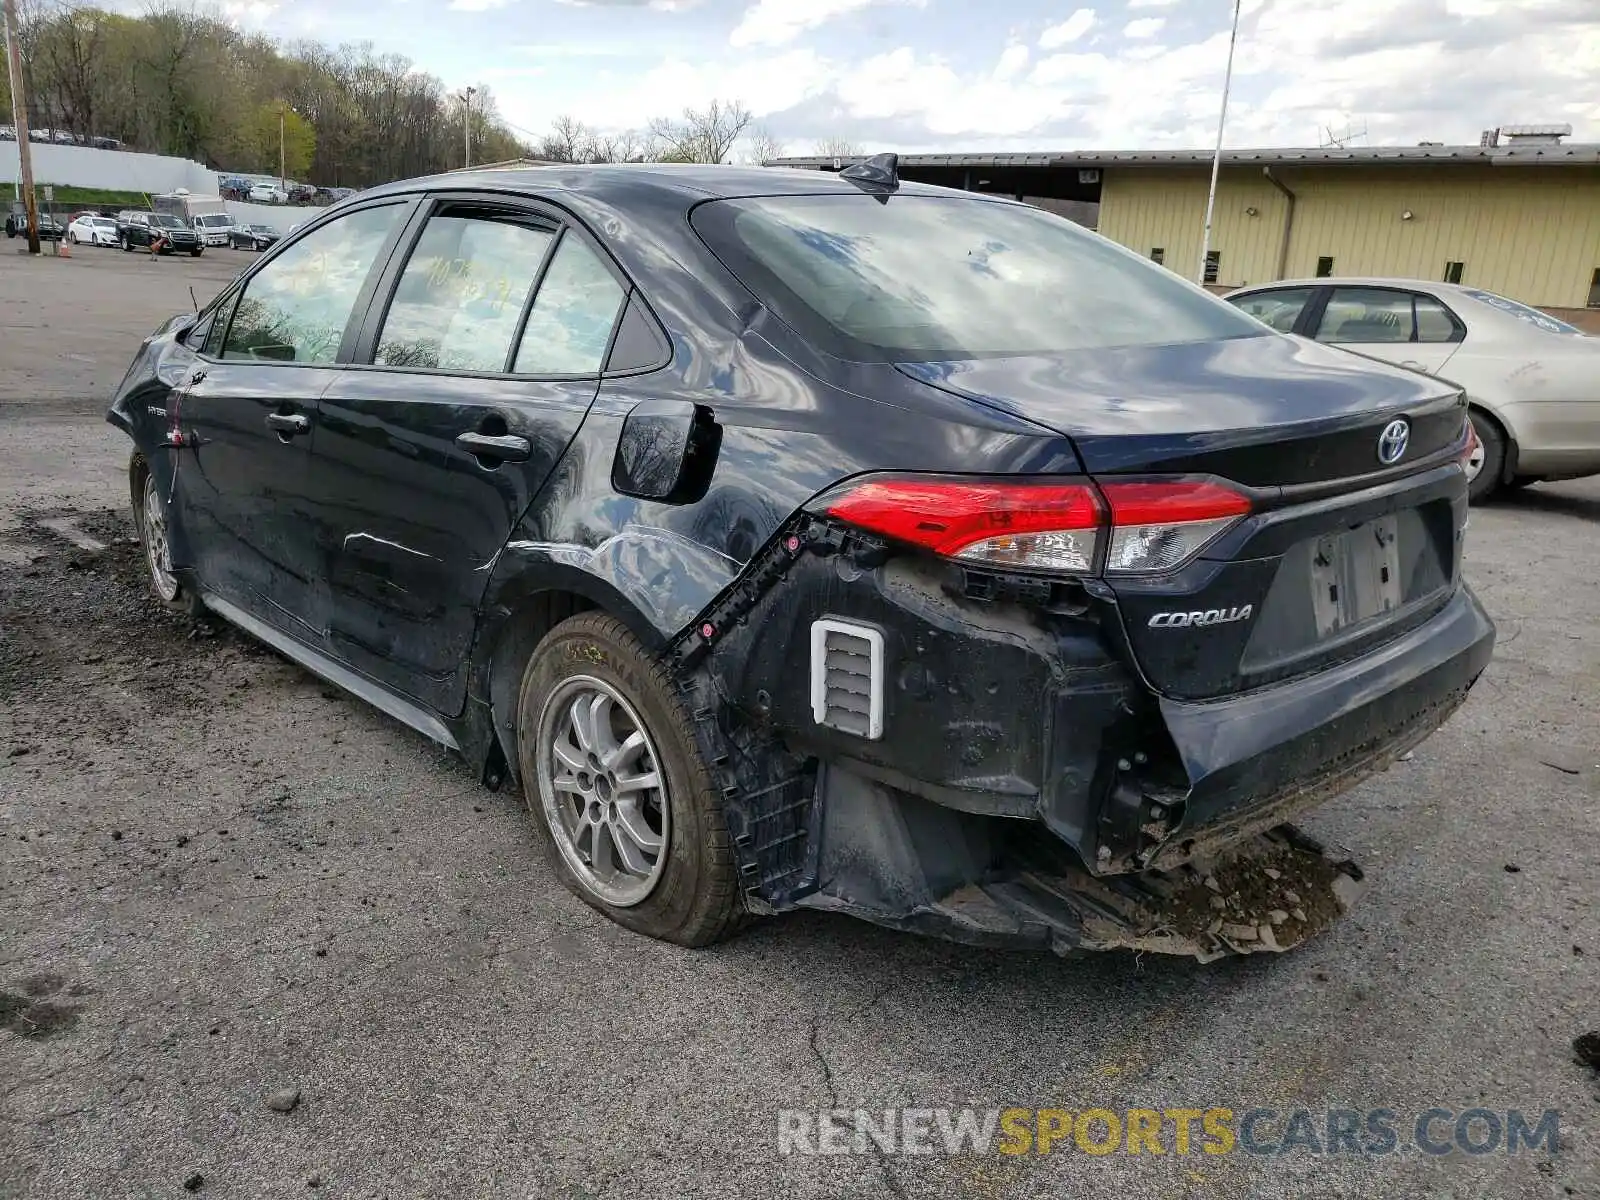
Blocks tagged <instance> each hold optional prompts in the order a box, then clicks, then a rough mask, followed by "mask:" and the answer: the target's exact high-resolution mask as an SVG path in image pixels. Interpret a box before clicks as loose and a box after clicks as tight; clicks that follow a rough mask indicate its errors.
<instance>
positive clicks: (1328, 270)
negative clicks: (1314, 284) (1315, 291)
mask: <svg viewBox="0 0 1600 1200" xmlns="http://www.w3.org/2000/svg"><path fill="white" fill-rule="evenodd" d="M1332 274H1333V259H1332V258H1331V257H1330V256H1329V255H1326V254H1324V255H1323V256H1322V257H1321V258H1319V259H1317V278H1318V279H1327V278H1328V277H1329V276H1330V275H1332Z"/></svg>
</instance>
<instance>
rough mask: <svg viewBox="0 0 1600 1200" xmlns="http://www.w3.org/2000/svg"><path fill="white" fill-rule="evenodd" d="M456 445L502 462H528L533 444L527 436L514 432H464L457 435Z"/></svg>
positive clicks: (480, 456)
mask: <svg viewBox="0 0 1600 1200" xmlns="http://www.w3.org/2000/svg"><path fill="white" fill-rule="evenodd" d="M456 445H458V446H460V447H461V448H462V449H463V450H466V451H467V452H469V453H471V454H475V455H477V456H478V457H479V458H493V459H498V460H499V461H500V462H527V461H528V456H529V455H531V454H532V453H533V445H532V443H530V442H529V441H528V439H527V438H525V437H518V436H517V435H516V434H514V433H508V434H501V435H499V436H498V437H497V436H495V435H494V434H491V433H463V434H460V435H458V436H457V437H456Z"/></svg>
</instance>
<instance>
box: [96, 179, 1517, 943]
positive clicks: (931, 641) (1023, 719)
mask: <svg viewBox="0 0 1600 1200" xmlns="http://www.w3.org/2000/svg"><path fill="white" fill-rule="evenodd" d="M896 165H897V160H896V159H895V157H894V156H893V155H882V156H878V157H876V158H874V159H872V160H869V161H867V162H864V163H858V164H853V165H851V166H849V167H847V168H845V169H844V170H843V171H841V172H838V173H837V174H833V173H812V172H800V171H772V170H762V169H759V168H753V169H742V168H736V167H721V166H718V167H697V166H686V165H685V166H661V165H656V166H639V167H629V168H627V169H626V170H623V169H618V168H609V167H571V168H563V169H562V170H561V171H560V172H540V171H523V170H488V171H483V172H476V173H474V175H473V177H472V178H471V179H466V178H463V177H451V178H449V179H431V180H426V179H425V180H415V181H410V182H405V183H399V184H391V185H386V186H383V187H379V188H375V189H372V190H370V191H366V192H363V193H362V194H361V195H360V196H359V197H356V198H353V199H351V200H350V201H348V202H346V203H345V204H341V205H339V206H338V207H336V208H332V209H329V210H327V211H325V212H324V213H322V214H321V215H320V216H318V217H317V218H315V219H314V220H313V221H312V222H311V223H310V224H309V225H308V226H307V227H306V228H304V229H302V230H301V231H300V232H299V233H298V234H296V235H295V237H294V238H293V239H291V240H286V241H284V242H282V243H280V244H279V245H278V246H277V247H276V248H275V249H274V250H273V251H272V252H271V253H269V254H268V255H266V256H265V257H264V258H263V259H261V260H260V261H258V262H256V263H254V264H252V265H251V266H250V267H249V268H248V269H246V270H245V271H243V272H241V273H240V275H239V277H238V278H237V279H236V280H235V281H234V282H233V283H232V284H231V285H230V286H228V287H227V288H225V289H224V291H223V292H222V294H220V295H219V296H218V297H217V298H216V299H214V300H213V301H212V302H211V303H209V304H208V305H207V306H206V307H205V308H203V309H202V310H201V311H200V312H198V313H194V312H185V313H183V314H181V315H179V316H177V317H174V318H173V319H172V320H171V321H169V322H168V323H167V324H166V326H164V327H163V328H162V329H161V330H159V331H158V332H157V333H156V334H154V335H152V336H151V337H150V338H147V339H145V341H144V342H143V343H142V345H141V346H140V348H139V350H138V352H137V354H136V356H135V358H134V360H133V362H132V363H131V364H130V366H129V369H128V372H127V374H126V377H125V378H124V380H123V382H122V384H121V385H120V386H119V388H118V390H117V393H116V396H115V399H114V401H113V404H112V408H111V411H110V413H109V414H108V416H109V419H110V420H111V421H112V422H113V423H114V424H115V425H117V426H118V427H119V428H120V429H122V430H123V431H124V432H126V433H127V434H128V435H129V436H130V438H131V440H132V443H133V445H132V447H131V453H130V459H129V482H130V492H131V499H132V501H133V504H134V514H135V520H136V521H137V525H138V531H139V535H140V537H141V539H142V542H143V545H144V547H145V551H146V561H147V566H148V569H149V574H150V581H151V585H152V588H153V589H154V591H155V593H156V595H157V596H159V597H160V599H161V600H162V601H163V602H164V603H166V604H167V605H169V606H171V607H173V608H176V609H179V610H185V611H196V610H198V609H199V608H205V609H208V610H210V611H211V612H213V613H216V614H219V615H220V616H221V617H222V618H224V619H226V620H228V621H231V622H233V623H235V624H236V625H238V626H240V627H241V628H243V629H245V630H247V631H248V632H249V633H250V634H251V635H252V636H254V637H256V638H258V639H260V640H262V641H265V642H267V643H268V644H269V645H271V646H273V647H275V648H276V649H278V650H279V651H280V652H281V653H283V654H285V655H287V656H288V657H290V658H292V659H294V660H295V661H297V662H299V663H301V664H303V665H304V666H306V667H307V668H308V669H309V670H311V671H313V672H315V673H317V674H319V675H321V676H323V677H324V678H325V679H328V680H330V681H332V682H333V683H334V684H336V685H338V686H340V687H343V688H346V689H347V690H349V691H351V692H352V693H354V694H355V695H357V696H360V697H362V698H364V699H366V700H367V701H369V702H370V703H372V704H374V705H375V706H377V707H378V708H380V709H381V710H382V711H384V712H386V713H388V714H389V715H390V716H392V717H394V718H396V719H398V720H400V721H403V722H405V723H407V724H409V725H411V726H412V727H414V728H415V729H417V730H419V731H421V732H422V733H424V734H425V735H426V736H428V737H430V738H432V739H434V740H435V741H436V742H438V743H440V744H441V745H443V746H445V747H448V748H451V749H454V750H457V751H459V752H460V753H461V754H462V755H463V756H464V757H465V758H466V760H467V762H468V764H469V769H470V770H471V771H472V772H473V774H474V776H475V777H476V778H478V779H481V780H483V781H485V782H486V783H487V784H488V785H489V786H496V787H497V786H501V785H502V784H506V785H509V786H511V787H516V788H520V789H521V790H522V792H523V794H524V796H525V798H526V801H527V804H528V807H529V809H530V812H531V818H532V822H533V824H534V826H535V828H536V829H537V831H538V834H539V836H540V838H541V839H542V840H543V841H544V843H545V844H546V847H547V850H548V861H549V863H550V866H551V870H552V872H553V873H554V874H555V875H556V876H557V877H558V878H560V879H561V880H562V881H563V882H564V883H565V884H566V885H567V886H568V887H569V888H570V889H571V890H572V891H573V892H574V893H575V894H576V895H577V896H579V897H580V898H581V899H582V900H583V901H584V902H586V903H588V904H590V905H592V906H593V907H594V908H596V909H598V910H599V911H600V912H602V913H604V914H606V915H607V916H608V917H610V918H611V919H612V920H614V921H616V922H618V923H619V924H621V925H624V926H626V927H627V928H629V929H632V930H635V931H637V932H640V933H644V934H648V935H650V936H653V937H658V938H664V939H667V940H670V941H674V942H679V943H682V944H687V945H704V944H706V943H708V942H712V941H715V940H717V939H719V938H722V937H725V936H727V935H729V934H730V933H732V932H733V931H734V930H736V929H737V928H738V927H739V926H740V924H741V923H742V922H743V921H744V920H745V919H746V918H747V916H749V915H752V914H763V913H769V912H774V911H780V910H785V909H791V908H796V907H814V908H819V909H824V910H828V911H835V912H838V911H844V912H850V913H854V914H856V915H858V916H861V917H864V918H866V919H868V920H871V921H875V922H878V923H881V924H884V925H887V926H891V927H897V928H906V929H916V930H919V931H922V932H924V933H936V934H941V935H944V936H948V937H952V938H955V939H958V940H964V941H967V942H977V943H984V944H997V943H1006V942H1009V943H1014V944H1022V945H1031V946H1036V947H1051V948H1054V949H1056V950H1059V951H1066V950H1069V949H1074V948H1094V949H1106V948H1112V947H1123V948H1136V949H1145V950H1150V951H1156V952H1163V953H1178V954H1193V955H1195V956H1197V957H1200V958H1202V959H1204V958H1209V957H1216V956H1218V955H1222V954H1228V953H1253V952H1255V951H1257V950H1262V949H1266V950H1277V949H1282V948H1286V947H1288V946H1291V945H1294V944H1296V943H1298V942H1300V941H1303V940H1304V939H1305V938H1306V937H1309V936H1311V935H1312V934H1314V933H1315V932H1316V931H1317V929H1319V928H1321V927H1322V926H1323V925H1324V924H1325V923H1326V922H1327V921H1328V920H1331V919H1332V917H1333V916H1334V915H1336V914H1337V913H1338V912H1339V911H1341V909H1342V906H1343V903H1344V897H1345V896H1346V894H1347V892H1348V890H1349V889H1350V888H1353V887H1354V886H1355V881H1356V880H1357V879H1358V878H1359V875H1360V873H1359V870H1358V869H1357V868H1355V867H1354V866H1353V864H1349V863H1348V862H1344V861H1342V860H1338V859H1336V858H1333V857H1330V856H1328V855H1326V854H1325V853H1324V851H1323V848H1322V847H1320V846H1319V845H1318V844H1317V843H1316V842H1315V841H1314V840H1312V839H1310V838H1309V837H1308V835H1306V834H1304V833H1302V832H1301V831H1299V830H1297V829H1295V828H1294V827H1292V826H1289V825H1286V824H1284V822H1286V821H1289V820H1290V819H1292V817H1293V816H1294V815H1295V814H1296V813H1298V812H1302V811H1304V810H1306V809H1307V808H1309V807H1312V806H1314V805H1316V804H1319V803H1322V802H1324V801H1325V800H1327V799H1328V798H1330V797H1331V796H1333V795H1336V794H1338V793H1339V792H1341V791H1343V790H1344V789H1346V788H1349V787H1351V786H1354V785H1355V784H1356V783H1357V782H1358V781H1359V780H1361V779H1363V778H1364V777H1366V776H1367V775H1369V774H1370V773H1372V772H1374V771H1376V770H1379V769H1381V768H1383V767H1384V766H1386V765H1387V764H1388V763H1390V762H1391V761H1393V760H1394V759H1396V758H1397V757H1399V756H1401V755H1403V754H1404V753H1405V752H1406V751H1407V750H1408V749H1409V748H1410V747H1412V746H1413V745H1415V744H1416V743H1417V742H1419V741H1421V740H1422V739H1423V738H1425V737H1426V736H1428V734H1430V733H1431V732H1432V731H1433V730H1434V729H1436V728H1437V727H1438V726H1439V725H1440V724H1441V723H1442V722H1444V721H1445V720H1446V718H1447V717H1448V716H1449V715H1450V713H1451V712H1453V711H1454V710H1455V709H1456V708H1457V707H1458V706H1459V705H1460V704H1461V703H1462V702H1463V700H1464V699H1465V698H1466V695H1467V691H1468V689H1469V688H1470V687H1471V686H1472V685H1473V683H1474V682H1475V680H1476V679H1477V678H1478V676H1479V674H1480V673H1481V672H1482V671H1483V669H1484V667H1485V666H1486V665H1487V663H1488V661H1489V658H1490V654H1491V651H1492V648H1493V644H1494V627H1493V625H1492V624H1491V622H1490V620H1489V618H1488V616H1487V615H1486V614H1485V613H1484V610H1483V608H1482V607H1481V606H1480V605H1479V603H1478V601H1477V599H1476V598H1475V597H1474V596H1473V594H1472V591H1471V590H1470V589H1469V588H1468V586H1467V584H1466V582H1465V581H1464V579H1463V578H1462V572H1461V562H1462V552H1463V544H1464V537H1465V530H1466V525H1467V481H1466V475H1465V472H1464V469H1463V465H1462V462H1463V459H1464V458H1465V457H1466V455H1467V453H1468V451H1469V448H1470V446H1471V434H1470V430H1471V426H1470V423H1469V421H1468V419H1467V405H1466V400H1465V398H1464V397H1463V396H1462V394H1461V391H1460V389H1459V388H1457V387H1456V386H1455V385H1454V384H1451V383H1447V382H1444V381H1442V380H1439V379H1435V378H1431V377H1429V376H1427V375H1422V374H1418V373H1416V372H1413V371H1406V370H1401V369H1399V368H1398V367H1394V366H1390V365H1388V364H1385V363H1382V362H1378V361H1376V360H1373V359H1368V358H1360V357H1357V356H1355V355H1351V354H1346V353H1343V352H1342V351H1339V350H1335V349H1332V348H1330V347H1327V346H1320V345H1317V344H1316V343H1315V342H1311V341H1307V340H1304V339H1300V338H1291V337H1284V336H1281V335H1279V334H1276V333H1274V332H1272V331H1271V330H1269V329H1267V328H1265V327H1264V326H1262V325H1261V324H1260V323H1259V322H1257V321H1255V320H1253V319H1251V318H1248V317H1246V316H1245V315H1244V314H1243V313H1241V312H1239V311H1238V310H1237V309H1235V308H1233V307H1231V306H1230V305H1228V304H1226V303H1224V302H1223V301H1222V300H1220V299H1218V298H1216V297H1213V296H1210V295H1207V294H1206V293H1204V292H1202V291H1200V290H1199V289H1197V288H1194V287H1193V286H1191V285H1189V284H1187V283H1185V282H1183V281H1182V280H1180V279H1178V278H1176V277H1174V276H1173V275H1172V274H1171V273H1170V272H1168V271H1166V270H1165V269H1164V268H1162V267H1159V266H1156V265H1155V264H1152V263H1150V262H1147V261H1146V260H1144V259H1143V258H1141V257H1140V256H1138V255H1135V254H1132V253H1130V252H1128V251H1127V250H1124V249H1122V248H1120V247H1118V246H1115V245H1114V244H1112V243H1111V242H1109V241H1106V240H1105V239H1103V238H1101V237H1099V236H1097V235H1095V234H1093V233H1091V232H1089V231H1087V230H1084V229H1082V228H1081V227H1079V226H1077V225H1075V224H1073V223H1072V222H1071V221H1068V220H1066V219H1064V218H1061V217H1058V216H1055V215H1053V214H1050V213H1047V212H1043V211H1041V210H1039V209H1037V208H1034V207H1032V206H1030V205H1026V204H1022V203H1019V202H1015V201H1012V200H1009V199H1005V198H1000V197H991V196H976V195H973V194H972V193H967V192H959V191H952V190H948V189H944V188H936V187H929V186H926V185H919V184H910V183H906V184H902V183H900V181H899V179H898V176H897V171H896ZM173 388H182V395H181V404H180V403H178V401H177V399H175V398H174V397H173V396H172V394H171V389H173ZM129 636H130V637H132V636H136V633H135V632H134V631H133V630H131V629H130V634H129ZM1417 819H1418V820H1419V821H1422V820H1425V819H1428V818H1427V817H1426V815H1425V814H1422V813H1420V812H1419V813H1418V814H1417ZM1441 819H1443V818H1441ZM443 852H444V851H441V853H443ZM1218 863H1221V864H1224V865H1225V866H1226V871H1223V870H1222V868H1221V867H1216V868H1215V869H1216V870H1217V871H1218V873H1219V874H1222V875H1224V877H1225V878H1226V879H1227V880H1228V882H1227V884H1226V888H1227V890H1228V891H1229V892H1230V894H1232V893H1234V892H1237V893H1238V896H1239V897H1248V896H1258V899H1257V900H1250V901H1241V903H1248V904H1253V905H1254V906H1255V908H1259V909H1260V910H1261V911H1260V912H1255V911H1254V909H1252V912H1251V915H1250V916H1249V917H1248V918H1244V919H1242V920H1241V923H1240V924H1238V925H1237V926H1235V925H1234V924H1233V922H1234V921H1235V920H1239V919H1237V918H1234V917H1231V916H1230V918H1229V922H1228V924H1227V926H1224V925H1223V924H1221V923H1218V922H1217V921H1216V920H1215V913H1214V912H1213V910H1212V908H1211V906H1210V904H1209V900H1210V896H1211V892H1210V891H1208V890H1207V888H1206V887H1205V882H1206V880H1207V879H1209V878H1210V875H1209V872H1210V871H1211V870H1212V869H1213V864H1218ZM1284 888H1292V889H1293V890H1294V892H1295V900H1294V901H1288V902H1287V903H1288V905H1289V907H1287V908H1285V907H1284V904H1283V903H1280V902H1279V901H1280V900H1281V899H1282V889H1284ZM1257 889H1259V895H1258V892H1257ZM1313 896H1314V897H1315V899H1314V900H1313V899H1312V897H1313ZM1195 897H1198V900H1197V901H1196V900H1195ZM1236 898H1237V897H1236ZM1300 901H1303V902H1304V903H1303V907H1301V911H1300V915H1299V916H1296V915H1294V913H1293V912H1291V911H1290V910H1291V909H1293V908H1296V907H1297V906H1298V902H1300ZM1184 905H1188V906H1189V907H1188V908H1184V907H1183V906H1184ZM1269 906H1270V909H1271V915H1270V916H1269V915H1268V907H1269ZM1279 909H1282V911H1281V912H1279V911H1277V910H1279ZM1230 911H1231V910H1230ZM1285 914H1288V915H1287V916H1285ZM1260 930H1266V932H1265V933H1261V932H1259V931H1260ZM1424 936H1431V935H1424Z"/></svg>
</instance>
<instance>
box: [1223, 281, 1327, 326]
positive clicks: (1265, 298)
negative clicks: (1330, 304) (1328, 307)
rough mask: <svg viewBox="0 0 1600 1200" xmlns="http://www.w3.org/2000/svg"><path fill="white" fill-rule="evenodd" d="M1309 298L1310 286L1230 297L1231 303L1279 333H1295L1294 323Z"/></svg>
mask: <svg viewBox="0 0 1600 1200" xmlns="http://www.w3.org/2000/svg"><path fill="white" fill-rule="evenodd" d="M1309 299H1311V289H1310V288H1284V289H1283V290H1282V291H1276V292H1253V293H1251V294H1250V295H1248V296H1238V297H1230V300H1229V303H1231V304H1232V305H1233V306H1234V307H1235V308H1237V309H1238V310H1239V311H1240V312H1245V313H1249V314H1250V315H1251V316H1252V317H1254V318H1255V319H1256V320H1258V321H1260V322H1261V323H1262V324H1264V325H1270V326H1272V328H1274V329H1276V330H1277V331H1278V332H1279V333H1293V332H1294V324H1295V322H1296V321H1298V320H1299V319H1300V311H1301V310H1302V309H1303V308H1305V306H1306V301H1307V300H1309Z"/></svg>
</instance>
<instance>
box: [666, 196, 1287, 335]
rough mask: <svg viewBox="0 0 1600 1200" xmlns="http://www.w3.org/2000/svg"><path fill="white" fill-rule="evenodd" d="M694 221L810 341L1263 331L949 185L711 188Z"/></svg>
mask: <svg viewBox="0 0 1600 1200" xmlns="http://www.w3.org/2000/svg"><path fill="white" fill-rule="evenodd" d="M693 221H694V225H695V228H696V229H697V230H698V231H699V232H700V234H701V235H702V236H703V237H704V238H705V239H706V241H707V243H708V244H710V246H711V248H712V249H713V250H714V251H716V253H717V254H718V256H719V257H721V258H722V259H723V260H724V261H725V262H726V263H727V264H728V265H729V267H730V268H731V269H732V270H733V272H734V274H736V275H737V276H739V278H740V279H741V280H742V281H743V282H744V283H745V285H746V286H747V287H749V288H750V289H751V290H752V291H753V292H755V293H756V295H757V296H759V297H760V298H761V299H762V300H763V301H764V302H766V303H767V305H768V306H769V307H770V308H772V309H773V310H774V311H775V312H776V313H777V315H778V316H779V317H781V318H782V319H783V320H784V321H785V323H787V324H789V325H791V326H793V327H794V328H795V329H797V330H798V331H799V332H800V333H802V334H803V335H804V336H806V337H807V339H808V340H810V341H812V342H813V343H816V344H818V345H820V346H822V347H823V348H825V349H827V350H829V351H830V352H831V353H834V354H837V355H839V356H840V357H844V358H850V359H856V360H876V361H885V360H887V361H907V360H942V359H959V358H979V357H995V356H1007V355H1023V354H1049V353H1057V352H1062V351H1070V350H1085V349H1097V348H1103V347H1111V346H1151V345H1162V344H1169V343H1175V342H1198V341H1211V340H1215V339H1218V338H1237V337H1264V336H1267V331H1266V330H1264V329H1262V327H1261V326H1260V325H1258V324H1257V323H1256V322H1254V321H1252V320H1251V319H1250V318H1248V317H1246V316H1244V315H1243V314H1241V313H1239V312H1237V311H1235V310H1234V308H1233V307H1232V306H1231V305H1228V304H1225V303H1224V302H1222V301H1220V300H1217V299H1215V298H1213V297H1211V296H1208V295H1206V294H1205V293H1204V292H1201V291H1199V290H1198V289H1196V288H1194V287H1191V286H1190V285H1188V284H1186V283H1184V282H1183V281H1182V280H1180V279H1179V278H1178V277H1177V276H1176V275H1173V274H1172V273H1171V272H1169V271H1167V270H1166V269H1165V268H1163V267H1159V266H1156V265H1154V264H1153V263H1150V262H1147V261H1146V260H1144V259H1143V258H1140V257H1139V256H1138V255H1135V254H1132V253H1130V252H1129V251H1126V250H1124V249H1122V248H1121V247H1119V246H1116V245H1114V244H1112V243H1111V242H1108V241H1106V240H1105V239H1103V238H1100V237H1097V236H1096V235H1094V234H1092V233H1089V232H1088V231H1086V230H1084V229H1081V228H1079V227H1078V226H1076V225H1074V224H1072V223H1071V222H1070V221H1067V220H1065V219H1063V218H1061V217H1057V216H1054V215H1052V214H1049V213H1046V212H1043V211H1041V210H1039V209H1036V208H1031V207H1028V206H1026V205H1020V204H997V203H993V202H990V201H984V200H969V199H964V198H958V197H950V198H945V197H937V196H904V195H902V196H893V197H889V198H888V199H887V200H885V199H883V198H881V197H878V196H870V195H866V194H862V195H860V196H768V197H758V198H752V199H744V200H724V201H715V202H712V203H709V204H705V205H702V206H701V207H700V208H698V209H696V210H695V213H694V217H693Z"/></svg>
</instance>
